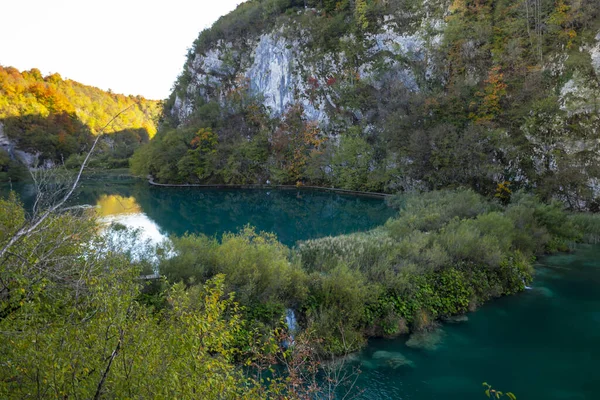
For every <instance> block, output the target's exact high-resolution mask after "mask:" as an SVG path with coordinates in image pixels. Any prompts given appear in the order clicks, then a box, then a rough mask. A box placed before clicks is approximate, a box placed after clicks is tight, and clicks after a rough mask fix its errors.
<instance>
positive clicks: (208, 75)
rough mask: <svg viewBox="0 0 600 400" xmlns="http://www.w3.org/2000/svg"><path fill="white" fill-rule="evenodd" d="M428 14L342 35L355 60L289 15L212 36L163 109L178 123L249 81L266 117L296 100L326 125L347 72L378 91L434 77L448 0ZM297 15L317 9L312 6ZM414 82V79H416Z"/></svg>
mask: <svg viewBox="0 0 600 400" xmlns="http://www.w3.org/2000/svg"><path fill="white" fill-rule="evenodd" d="M431 3H435V4H432V5H431V7H432V8H435V9H437V11H436V12H435V13H434V15H431V14H430V12H429V10H426V9H423V10H421V11H422V12H420V13H418V15H415V16H413V19H414V21H413V22H412V23H411V24H407V25H404V24H403V23H402V21H403V18H400V17H397V16H395V15H385V16H384V17H383V20H382V22H383V23H382V24H381V26H379V27H378V28H377V29H376V30H375V31H374V32H369V33H367V34H365V35H364V37H362V38H360V39H358V38H357V37H356V36H355V35H353V34H348V35H345V36H342V37H340V38H338V39H339V43H341V44H342V46H341V48H343V47H344V45H346V46H347V47H360V48H361V50H362V54H361V57H358V58H357V57H354V58H352V59H351V55H349V54H348V53H347V52H346V51H343V50H342V51H327V50H326V49H325V50H324V49H321V48H313V47H311V43H312V42H313V37H312V36H314V35H316V34H317V33H316V32H313V31H311V30H310V29H309V28H307V27H303V26H302V25H301V24H299V23H298V22H296V21H295V20H294V19H286V20H284V21H281V22H280V23H276V24H274V25H273V26H271V27H269V28H268V29H266V30H265V31H264V32H259V33H258V34H255V35H254V36H250V37H243V38H236V39H235V40H234V41H223V40H219V41H218V42H216V43H215V44H214V45H213V46H211V47H210V48H208V49H207V50H205V51H202V52H199V53H195V54H194V55H193V56H192V57H193V58H192V61H191V62H190V63H188V64H187V65H186V71H185V74H188V75H189V76H190V79H191V81H190V82H189V83H188V84H187V85H186V86H185V87H184V88H180V89H183V91H182V92H181V93H177V94H176V95H175V100H174V104H173V106H172V108H171V109H170V113H171V114H172V115H173V116H176V117H177V118H178V119H179V121H180V122H181V123H185V121H186V120H187V118H188V117H189V115H190V114H191V113H192V112H193V110H194V107H195V104H196V102H197V100H198V99H199V98H201V99H203V100H204V101H210V100H211V99H219V100H221V101H223V99H224V97H225V93H226V92H228V91H229V90H231V88H232V87H239V86H240V85H248V88H249V90H250V92H251V93H252V94H253V95H255V96H258V97H260V98H261V99H262V103H263V105H264V106H265V107H266V108H267V109H268V110H269V111H270V114H271V115H272V116H281V115H282V114H283V113H284V112H285V111H286V110H287V109H288V108H289V107H291V106H292V105H295V104H301V105H302V106H303V109H304V114H305V116H306V117H307V118H308V119H309V120H312V121H318V122H319V123H322V124H324V125H327V124H328V122H329V121H330V119H331V118H330V115H329V114H330V113H331V112H332V110H335V108H336V107H337V106H336V98H337V97H338V93H337V91H336V88H334V83H335V82H336V81H337V79H336V77H339V76H343V75H345V74H347V73H348V72H349V70H352V72H353V73H355V74H356V79H360V80H362V81H365V82H368V83H369V84H372V85H373V86H374V87H375V88H378V89H380V88H381V87H382V85H384V84H385V82H386V81H389V80H396V81H400V82H402V83H403V84H404V85H405V86H406V87H407V88H408V89H409V90H411V91H419V85H420V84H427V81H428V80H431V79H432V78H433V77H434V76H436V77H439V75H440V73H441V72H442V71H440V66H439V65H436V64H435V62H434V61H433V58H434V57H433V53H434V52H435V51H436V50H437V49H438V47H439V46H440V44H441V43H442V40H443V34H444V28H445V24H444V20H443V16H444V15H445V14H446V13H447V8H448V5H449V2H448V1H437V2H434V1H432V2H431ZM297 12H298V13H303V14H308V15H310V14H317V13H318V10H316V9H309V10H299V11H297ZM420 81H421V82H420Z"/></svg>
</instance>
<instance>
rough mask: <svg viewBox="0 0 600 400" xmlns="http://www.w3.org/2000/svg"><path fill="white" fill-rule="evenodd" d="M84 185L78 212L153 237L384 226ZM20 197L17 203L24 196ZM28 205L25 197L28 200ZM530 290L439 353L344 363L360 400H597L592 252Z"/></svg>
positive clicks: (550, 260)
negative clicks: (95, 210) (91, 208)
mask: <svg viewBox="0 0 600 400" xmlns="http://www.w3.org/2000/svg"><path fill="white" fill-rule="evenodd" d="M109 178H110V177H96V178H93V179H88V180H86V182H85V183H84V185H83V187H82V189H81V190H80V192H79V193H78V195H77V197H76V199H75V200H74V202H75V203H79V204H93V205H98V206H99V207H100V210H101V213H102V214H103V215H105V216H106V217H107V218H109V219H115V220H117V221H120V222H123V223H126V224H129V225H132V226H139V227H141V228H142V229H144V230H146V231H147V232H149V236H151V237H154V238H156V237H159V238H160V237H163V235H167V234H183V233H184V232H187V231H189V232H202V233H206V234H209V235H214V234H220V233H222V232H226V231H236V230H238V229H239V228H240V227H242V226H244V225H245V224H251V225H254V226H256V227H257V228H258V229H259V230H264V231H269V232H275V233H277V235H278V236H279V238H280V240H281V241H282V242H283V243H285V244H288V245H293V244H294V243H295V242H296V241H297V240H303V239H309V238H317V237H321V236H326V235H336V234H341V233H349V232H355V231H361V230H367V229H369V228H371V227H373V226H376V225H379V224H382V223H383V222H385V221H386V220H387V218H389V217H390V216H391V215H393V212H392V211H391V210H390V209H389V208H387V207H386V206H385V204H384V202H383V201H382V200H380V199H373V198H364V197H352V196H345V195H338V194H333V193H329V192H315V191H305V190H289V191H277V190H272V191H268V190H204V189H202V190H199V189H180V188H155V187H150V186H148V185H147V184H146V183H145V182H140V181H133V180H130V179H126V180H121V179H114V178H112V179H109ZM18 189H19V190H20V191H22V193H24V197H25V199H24V200H25V202H26V203H27V202H28V200H27V199H28V196H30V195H31V191H28V190H27V188H26V187H25V188H23V187H21V188H18ZM28 193H29V194H28ZM537 271H538V272H537V275H536V278H535V281H534V283H533V284H532V287H533V288H532V289H531V290H527V291H525V292H523V293H521V294H519V295H516V296H512V297H507V298H502V299H498V300H496V301H494V302H492V303H489V304H487V305H486V306H484V307H482V308H481V309H479V310H478V311H476V312H474V313H471V314H469V315H468V321H466V322H461V323H455V324H444V325H443V327H442V329H441V331H440V332H438V334H439V337H440V338H441V339H440V341H439V342H438V343H435V344H430V345H429V348H428V349H424V348H418V347H417V348H415V347H409V346H407V345H406V342H407V338H399V339H393V340H382V339H381V340H372V341H371V342H370V344H369V347H368V348H366V349H365V350H364V351H362V352H361V353H359V354H355V355H353V356H352V361H351V364H352V365H354V366H360V369H361V371H362V373H361V375H360V376H359V379H358V382H357V385H358V387H359V388H361V389H362V390H364V392H363V393H362V395H361V397H362V398H367V399H403V400H407V399H415V400H417V399H418V400H429V399H440V400H441V399H444V400H447V399H451V400H454V399H461V400H463V399H484V398H486V397H485V396H484V394H483V389H482V386H481V383H482V382H484V381H487V382H489V383H491V384H493V385H494V387H496V388H498V389H500V390H504V391H512V392H514V393H515V394H516V395H517V398H518V399H543V400H551V399H552V400H554V399H556V400H558V399H561V400H563V399H600V388H598V385H599V384H600V369H599V364H600V290H599V288H600V246H595V247H592V246H587V247H581V248H580V249H578V251H577V252H575V253H574V254H562V255H556V256H551V257H547V258H545V259H542V260H540V265H539V267H538V268H537Z"/></svg>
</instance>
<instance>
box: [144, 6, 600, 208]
mask: <svg viewBox="0 0 600 400" xmlns="http://www.w3.org/2000/svg"><path fill="white" fill-rule="evenodd" d="M599 99H600V23H599V18H598V10H597V7H596V5H595V2H594V1H593V0H583V1H580V0H577V1H575V0H522V1H519V2H514V1H508V0H477V1H475V0H387V1H384V0H356V1H347V0H346V1H340V2H337V3H336V2H332V1H311V0H306V1H304V0H302V1H295V0H251V1H247V2H245V3H243V4H242V5H240V6H239V7H238V9H236V10H235V11H234V12H233V13H231V14H230V15H227V16H225V17H223V18H221V19H220V20H219V21H218V22H217V23H215V25H214V26H213V27H212V28H211V29H209V30H206V31H204V32H202V33H201V34H200V36H199V38H198V40H197V41H196V42H195V43H194V46H193V48H192V49H191V50H190V53H189V56H188V61H187V63H186V65H185V66H184V71H183V73H182V74H181V76H180V77H179V78H178V80H177V83H176V85H175V88H174V91H173V94H172V96H171V98H170V99H169V101H168V102H167V105H166V115H167V119H168V121H167V122H166V123H165V125H164V126H163V129H162V132H159V135H158V137H157V140H155V143H152V144H151V146H149V148H147V149H144V151H145V152H146V153H145V156H148V155H149V153H152V151H155V152H160V151H162V150H160V149H161V147H164V146H167V144H168V143H171V144H173V141H174V140H175V139H174V138H175V137H177V138H178V139H177V141H178V143H179V142H180V143H183V144H178V146H177V149H176V150H175V149H173V148H172V146H171V149H170V151H171V153H172V156H175V155H177V159H178V160H181V159H182V158H183V159H184V161H183V162H181V161H178V162H174V161H173V160H169V159H168V158H163V159H161V161H160V165H158V164H156V163H154V164H153V163H152V162H149V163H146V164H144V165H143V167H141V168H139V170H140V171H143V172H149V173H152V174H153V175H155V176H156V177H157V178H158V179H159V180H162V181H186V182H232V183H234V182H237V183H242V182H243V183H249V182H261V181H266V180H267V179H269V180H271V181H273V182H281V183H294V182H304V183H308V182H310V183H315V184H322V185H334V186H339V187H344V188H351V189H369V190H383V191H396V190H412V189H434V188H439V187H447V186H457V185H467V186H471V187H473V188H475V189H476V190H479V191H480V192H484V193H494V192H495V191H496V190H499V191H502V190H503V189H502V188H501V187H500V186H498V184H500V183H504V182H509V183H510V187H511V189H513V190H514V189H515V188H519V187H529V188H532V189H535V190H537V191H538V192H539V193H540V195H542V196H544V197H545V198H560V199H562V200H564V201H567V202H568V203H569V204H570V205H571V206H572V207H575V208H577V207H581V206H590V205H591V206H593V199H594V198H597V197H598V196H599V195H600V192H599V189H600V187H599V186H598V177H599V176H600V170H599V167H598V165H599V164H600V163H599V161H600V152H599V151H600V136H599V129H600V125H599V119H598V117H599V113H598V100H599ZM200 128H202V129H203V132H204V131H205V130H210V132H211V134H214V135H215V141H214V143H213V144H211V145H210V146H208V147H206V146H205V147H204V148H203V149H201V150H199V146H198V143H200V142H202V139H197V131H198V129H200ZM202 143H205V142H202ZM200 147H201V146H200ZM140 157H141V156H140ZM134 163H135V162H134ZM165 163H166V164H168V165H169V167H165ZM240 168H242V169H244V173H239V172H238V171H239V169H240ZM505 194H506V195H507V193H505ZM500 195H502V193H500Z"/></svg>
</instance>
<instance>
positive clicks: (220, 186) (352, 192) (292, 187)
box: [148, 175, 391, 198]
mask: <svg viewBox="0 0 600 400" xmlns="http://www.w3.org/2000/svg"><path fill="white" fill-rule="evenodd" d="M148 183H149V184H151V185H153V186H160V187H188V188H205V189H284V190H296V189H298V190H302V189H311V190H322V191H329V192H335V193H342V194H349V195H354V196H369V197H379V198H386V197H389V196H391V194H388V193H379V192H361V191H357V190H347V189H336V188H329V187H323V186H304V185H301V186H296V185H226V184H216V185H202V184H191V183H179V184H177V183H158V182H154V178H153V177H152V176H150V175H148Z"/></svg>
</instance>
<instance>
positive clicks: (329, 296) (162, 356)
mask: <svg viewBox="0 0 600 400" xmlns="http://www.w3.org/2000/svg"><path fill="white" fill-rule="evenodd" d="M388 202H389V204H390V205H391V206H393V207H396V208H397V209H398V210H399V213H398V215H397V216H396V217H394V218H391V219H390V220H388V222H387V223H386V224H385V225H383V226H380V227H378V228H375V229H373V230H371V231H368V232H360V233H355V234H349V235H342V236H336V237H324V238H320V239H315V240H308V241H303V242H299V243H297V245H296V246H294V247H292V248H290V247H287V246H285V245H283V244H281V243H280V242H279V241H278V240H277V237H276V236H275V235H273V234H270V233H265V232H256V230H255V229H254V228H252V227H249V226H247V227H245V228H244V229H242V230H241V231H240V232H237V233H226V234H223V235H222V236H221V237H220V238H217V237H209V236H206V235H202V234H186V235H183V236H180V237H171V240H170V243H168V244H166V245H164V246H162V247H159V248H156V249H154V250H152V251H150V252H149V254H148V257H145V258H144V257H142V258H139V259H137V260H134V259H133V258H132V257H131V255H130V254H129V253H128V250H127V249H124V248H123V246H122V243H120V242H119V240H118V239H117V238H118V237H119V235H128V234H132V235H135V233H132V232H123V231H122V227H113V228H110V229H115V230H117V231H120V232H118V233H119V235H98V232H99V231H98V221H97V220H96V216H95V214H94V211H93V210H84V209H77V210H75V209H71V210H66V211H65V212H61V213H55V214H52V215H50V216H49V217H48V218H47V219H45V220H44V221H43V222H42V223H41V224H40V226H39V229H36V230H34V231H32V232H31V234H29V235H27V236H26V237H23V238H21V239H20V242H19V246H14V247H12V248H11V250H10V251H8V252H6V253H5V254H4V255H3V257H2V263H1V264H0V265H1V268H0V285H2V288H1V291H0V295H1V296H2V297H1V299H2V301H1V302H0V334H1V335H2V340H1V341H0V354H1V355H2V357H1V360H2V361H0V363H1V364H2V368H1V369H0V371H1V372H0V397H6V398H19V397H23V396H25V395H26V394H33V395H35V396H37V397H47V396H55V395H56V396H59V397H65V396H67V397H70V396H78V397H93V396H92V394H93V393H103V394H105V395H109V396H117V397H119V396H130V394H132V393H135V394H136V396H140V397H155V396H159V397H165V398H167V397H169V398H172V397H180V398H181V397H186V396H189V397H202V398H215V397H226V398H248V399H254V398H257V399H258V398H278V397H281V396H287V397H288V398H306V396H307V395H310V393H312V394H313V395H314V394H315V393H319V390H322V388H320V387H319V383H318V382H320V381H319V379H321V378H319V376H321V377H322V376H323V375H322V374H327V373H331V370H329V369H328V368H343V367H344V363H343V361H342V362H341V363H328V362H325V361H324V360H327V359H331V358H334V357H338V356H344V355H347V354H349V353H351V352H353V351H356V350H358V349H360V348H361V347H362V346H364V345H365V343H366V341H367V339H368V338H369V337H381V336H383V337H392V336H396V335H400V334H407V333H410V334H412V335H413V336H412V337H411V340H410V341H411V343H412V345H414V346H430V345H431V343H429V342H430V341H431V338H429V337H428V333H429V332H431V333H432V335H433V336H435V332H432V331H433V330H434V328H435V327H436V325H437V324H438V323H439V322H438V321H442V320H452V319H453V317H456V316H458V315H462V314H464V313H466V312H468V311H472V310H474V309H476V308H477V307H478V306H480V305H481V304H483V303H484V302H486V301H488V300H490V299H492V298H495V297H499V296H504V295H510V294H514V293H516V292H519V291H522V290H523V289H524V288H525V286H526V285H528V284H529V283H530V282H531V279H532V274H533V272H534V271H533V262H534V259H535V256H537V255H540V254H545V253H551V252H556V251H569V250H570V248H571V244H572V243H575V242H582V241H586V242H588V241H589V242H593V241H594V240H595V241H597V240H598V238H600V216H598V215H593V214H569V213H567V212H566V211H565V210H564V208H563V205H562V204H561V203H558V202H555V203H552V204H544V203H542V202H541V201H539V200H538V199H537V198H536V197H535V196H533V195H530V194H526V193H520V192H519V193H514V194H512V196H511V197H510V198H507V199H503V200H502V201H500V200H498V199H495V200H490V199H486V198H484V197H482V196H481V195H478V194H476V193H474V192H473V191H471V190H445V191H436V192H428V193H421V194H412V195H397V196H393V197H391V198H389V199H388ZM26 220H27V217H26V212H25V210H24V208H23V205H22V204H21V203H20V202H19V201H18V200H17V198H16V196H15V195H14V194H13V195H11V196H10V197H9V198H7V199H2V200H0V227H1V229H0V244H1V245H4V244H5V243H8V242H9V241H10V240H11V238H12V237H13V236H14V232H17V231H18V230H19V229H20V227H21V226H23V225H24V224H26ZM90 243H91V244H92V246H90ZM152 258H154V260H156V261H155V262H152V261H151V259H152ZM155 268H158V269H159V271H160V274H161V276H162V277H163V278H161V279H160V280H152V281H150V282H148V281H144V280H140V279H139V278H140V276H143V275H147V274H148V273H149V272H152V271H153V269H155ZM289 310H293V311H294V313H295V319H296V320H297V325H298V326H299V327H300V329H298V330H297V331H295V332H293V339H292V338H291V337H290V334H292V333H291V332H289V331H288V329H287V327H286V323H285V320H286V316H288V315H289ZM429 336H431V335H429ZM284 343H288V346H284V345H283V344H284ZM289 343H293V345H289ZM343 359H344V358H343V357H342V358H340V360H343ZM326 376H327V375H326ZM346 383H347V382H346ZM350 383H351V382H350ZM338 384H340V385H341V384H342V383H341V382H336V385H338ZM351 386H352V385H351ZM336 387H337V386H336ZM338 390H341V391H344V390H345V389H343V388H341V387H340V388H339V389H335V391H338ZM128 393H129V394H128ZM130 397H131V396H130ZM309 397H310V396H309Z"/></svg>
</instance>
